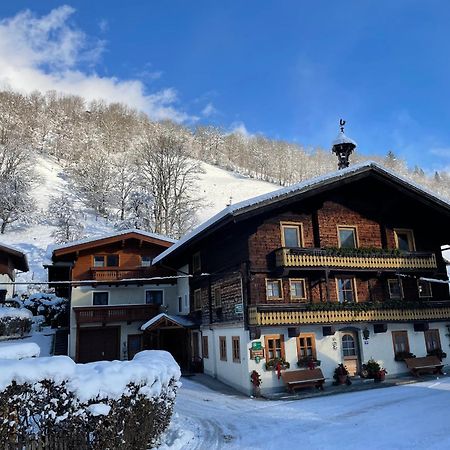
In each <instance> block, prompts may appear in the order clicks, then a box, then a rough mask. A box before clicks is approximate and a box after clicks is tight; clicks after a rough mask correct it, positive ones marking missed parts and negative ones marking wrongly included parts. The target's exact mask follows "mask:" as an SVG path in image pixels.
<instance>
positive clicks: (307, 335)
mask: <svg viewBox="0 0 450 450" xmlns="http://www.w3.org/2000/svg"><path fill="white" fill-rule="evenodd" d="M301 338H303V339H306V338H311V343H312V357H313V358H317V351H316V335H315V333H300V335H299V336H297V338H296V341H297V358H298V359H300V358H302V356H301V355H300V350H301V346H300V339H301Z"/></svg>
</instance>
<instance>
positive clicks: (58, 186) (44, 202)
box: [0, 156, 279, 281]
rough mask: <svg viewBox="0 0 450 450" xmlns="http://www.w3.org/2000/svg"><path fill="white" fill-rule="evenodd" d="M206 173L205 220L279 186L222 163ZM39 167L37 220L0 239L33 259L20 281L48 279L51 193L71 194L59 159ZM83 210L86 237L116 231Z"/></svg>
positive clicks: (44, 160) (202, 180) (202, 185)
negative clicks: (47, 212)
mask: <svg viewBox="0 0 450 450" xmlns="http://www.w3.org/2000/svg"><path fill="white" fill-rule="evenodd" d="M201 165H202V168H203V169H204V173H202V174H200V175H199V181H198V192H197V194H198V195H199V196H200V197H202V198H204V205H205V206H204V207H203V208H202V210H201V211H200V213H199V217H198V218H199V221H200V222H203V221H205V220H207V219H208V218H210V217H211V216H213V215H214V214H216V213H217V212H219V211H220V210H222V209H223V208H225V206H226V205H227V204H228V203H229V202H230V197H231V201H232V202H233V203H236V202H239V201H241V200H245V199H247V198H250V197H253V196H256V195H260V194H263V193H266V192H270V191H273V190H275V189H278V188H279V186H277V185H275V184H271V183H266V182H263V181H258V180H253V179H251V178H246V177H244V176H242V175H239V174H236V173H233V172H228V171H226V170H223V169H219V168H218V167H215V166H212V165H209V164H206V163H201ZM36 171H37V173H38V175H39V177H40V180H39V182H38V183H36V186H35V188H34V190H33V197H34V198H35V200H36V204H37V212H36V217H35V218H34V219H35V220H34V223H31V224H30V225H26V226H25V225H23V226H21V227H16V226H14V225H13V226H12V227H11V228H10V229H9V230H8V229H7V232H6V233H5V234H4V235H2V236H0V242H4V243H5V244H10V245H14V246H15V247H17V248H19V249H21V250H22V251H24V252H25V253H26V254H27V256H28V260H29V264H30V271H29V272H28V273H26V274H22V275H21V276H19V278H18V280H19V281H45V280H46V276H47V275H46V270H45V269H44V267H43V264H44V263H45V262H47V256H48V255H47V247H48V246H49V245H50V244H53V243H54V239H53V238H52V236H51V234H52V232H53V231H54V230H55V228H54V227H53V226H52V225H51V224H49V223H48V221H47V220H46V218H45V212H46V211H47V208H48V204H49V199H50V197H51V196H58V195H60V194H67V195H69V194H71V193H72V192H71V186H70V180H69V178H68V176H67V174H66V173H65V172H64V169H63V168H62V167H61V165H60V164H58V162H57V161H56V160H55V159H53V158H50V157H44V156H40V157H38V158H37V164H36ZM78 206H79V207H80V210H82V211H83V214H84V220H83V225H84V226H85V229H84V234H85V236H86V237H96V236H100V235H102V234H106V233H110V232H111V231H114V227H113V222H110V221H107V220H105V219H104V218H101V217H96V216H95V215H94V214H92V213H91V212H90V211H89V210H86V209H85V208H83V206H82V204H81V203H79V205H78Z"/></svg>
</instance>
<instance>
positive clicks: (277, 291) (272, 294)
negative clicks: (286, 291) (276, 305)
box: [266, 280, 283, 300]
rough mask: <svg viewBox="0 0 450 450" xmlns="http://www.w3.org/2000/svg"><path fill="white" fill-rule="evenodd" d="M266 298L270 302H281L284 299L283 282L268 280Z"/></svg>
mask: <svg viewBox="0 0 450 450" xmlns="http://www.w3.org/2000/svg"><path fill="white" fill-rule="evenodd" d="M266 297H267V299H268V300H280V299H282V298H283V288H282V284H281V280H266Z"/></svg>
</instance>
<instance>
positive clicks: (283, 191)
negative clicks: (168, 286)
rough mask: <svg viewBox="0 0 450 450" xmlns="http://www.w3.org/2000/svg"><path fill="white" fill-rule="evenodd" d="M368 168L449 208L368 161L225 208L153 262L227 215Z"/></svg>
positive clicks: (435, 195)
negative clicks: (382, 173)
mask: <svg viewBox="0 0 450 450" xmlns="http://www.w3.org/2000/svg"><path fill="white" fill-rule="evenodd" d="M370 168H375V169H377V170H379V171H381V172H384V173H385V174H387V175H389V176H391V177H393V178H396V179H397V180H399V181H401V182H403V183H405V184H407V185H409V186H411V187H413V188H415V189H417V190H419V191H421V192H423V193H425V194H427V195H429V196H431V197H433V198H435V199H436V200H439V201H441V202H443V203H445V204H446V205H447V206H448V207H449V208H450V202H449V201H448V200H447V199H445V198H443V197H441V196H439V195H437V194H435V193H434V192H432V191H430V190H429V189H427V188H425V187H423V186H421V185H419V184H417V183H415V182H414V181H411V180H409V179H407V178H406V177H404V176H402V175H400V174H398V173H396V172H394V171H392V170H390V169H388V168H387V167H384V166H383V165H381V164H379V163H377V162H375V161H371V160H369V161H364V162H361V163H358V164H354V165H352V166H350V167H347V168H346V169H342V170H337V171H335V172H329V173H327V174H324V175H320V176H317V177H314V178H311V179H309V180H304V181H301V182H300V183H295V184H293V185H291V186H287V187H285V188H281V189H278V190H276V191H273V192H268V193H266V194H262V195H259V196H256V197H252V198H249V199H247V200H243V201H241V202H239V203H235V204H234V205H230V206H227V207H226V208H225V209H223V210H222V211H220V212H219V213H217V214H216V215H214V216H212V217H211V218H210V219H208V220H207V221H205V222H203V223H202V224H200V225H199V226H198V227H197V228H194V229H193V230H192V231H190V232H189V233H187V234H186V235H185V236H183V237H182V238H181V239H180V240H179V241H177V242H176V243H175V244H174V245H172V246H171V247H169V248H168V249H166V250H165V251H163V252H162V253H160V254H159V255H158V256H157V257H156V258H154V260H153V262H154V263H155V264H156V263H158V262H159V261H162V260H163V259H164V258H165V257H166V256H168V255H170V254H171V253H173V252H174V251H175V250H177V249H178V248H180V247H181V246H183V245H184V244H185V243H187V242H188V241H190V240H191V239H192V238H194V237H195V236H197V235H198V234H200V233H201V232H203V231H205V230H206V229H207V228H209V227H210V226H212V225H214V224H215V223H216V222H218V221H219V220H221V219H223V218H224V217H226V216H227V215H234V213H236V212H238V211H239V210H241V209H244V208H248V207H250V206H254V205H257V204H258V203H262V202H264V201H267V200H275V199H278V198H279V197H283V196H285V195H288V194H290V193H294V192H296V191H302V190H303V191H309V190H310V189H312V188H313V187H314V186H316V185H318V184H321V183H323V182H325V181H332V180H333V179H339V178H343V177H344V176H348V175H351V174H353V173H357V172H359V171H362V170H365V169H370Z"/></svg>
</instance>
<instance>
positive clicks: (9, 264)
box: [0, 243, 29, 302]
mask: <svg viewBox="0 0 450 450" xmlns="http://www.w3.org/2000/svg"><path fill="white" fill-rule="evenodd" d="M28 270H29V268H28V260H27V257H26V255H25V253H23V252H22V251H21V250H19V249H17V248H15V247H12V246H10V245H6V244H4V243H0V302H3V301H4V300H6V299H7V298H10V297H12V296H13V295H14V294H15V292H14V284H13V283H14V281H15V280H16V274H17V272H18V271H20V272H28Z"/></svg>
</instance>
